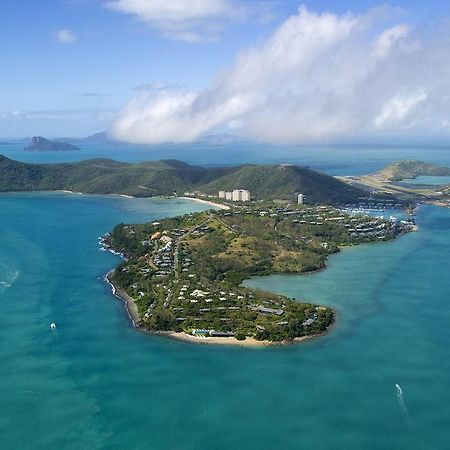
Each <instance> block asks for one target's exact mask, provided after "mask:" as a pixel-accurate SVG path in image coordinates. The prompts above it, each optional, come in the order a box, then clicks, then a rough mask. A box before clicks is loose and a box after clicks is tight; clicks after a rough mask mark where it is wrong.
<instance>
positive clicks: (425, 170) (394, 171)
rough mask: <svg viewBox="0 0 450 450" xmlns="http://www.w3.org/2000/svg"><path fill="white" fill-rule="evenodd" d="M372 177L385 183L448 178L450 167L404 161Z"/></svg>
mask: <svg viewBox="0 0 450 450" xmlns="http://www.w3.org/2000/svg"><path fill="white" fill-rule="evenodd" d="M374 175H376V176H377V177H380V178H383V179H385V180H387V181H401V180H405V179H408V178H416V177H419V176H448V175H450V167H443V166H439V165H437V164H431V163H427V162H423V161H414V160H404V161H397V162H395V163H393V164H390V165H389V166H387V167H385V168H384V169H382V170H380V171H379V172H377V173H376V174H374Z"/></svg>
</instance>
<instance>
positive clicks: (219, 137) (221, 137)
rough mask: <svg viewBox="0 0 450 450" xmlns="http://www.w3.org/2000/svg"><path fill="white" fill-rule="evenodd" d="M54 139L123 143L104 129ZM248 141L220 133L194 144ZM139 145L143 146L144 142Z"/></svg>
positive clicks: (82, 142) (205, 137) (72, 141)
mask: <svg viewBox="0 0 450 450" xmlns="http://www.w3.org/2000/svg"><path fill="white" fill-rule="evenodd" d="M55 140H56V141H57V142H66V143H71V144H108V145H119V144H124V143H123V142H120V141H117V140H115V139H113V138H112V137H111V136H110V135H109V133H108V132H106V131H102V132H100V133H95V134H92V135H91V136H87V137H85V138H57V139H55ZM250 142H251V141H249V140H247V139H245V138H242V137H239V136H235V135H234V134H229V133H220V134H211V135H207V136H204V137H203V138H201V139H200V140H198V141H197V142H196V144H200V145H201V144H207V145H226V144H233V143H250ZM136 145H138V144H136ZM140 145H141V146H145V144H140Z"/></svg>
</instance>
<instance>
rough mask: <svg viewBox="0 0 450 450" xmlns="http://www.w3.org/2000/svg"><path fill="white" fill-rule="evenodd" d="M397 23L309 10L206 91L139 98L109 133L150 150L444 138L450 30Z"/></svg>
mask: <svg viewBox="0 0 450 450" xmlns="http://www.w3.org/2000/svg"><path fill="white" fill-rule="evenodd" d="M124 1H125V0H124ZM129 1H130V2H131V1H133V0H129ZM200 3H201V2H200ZM219 3H220V2H219ZM393 15H394V17H395V11H393V10H392V9H390V8H388V7H381V8H376V9H373V10H370V11H368V12H366V13H365V14H361V15H353V14H350V13H348V14H344V15H336V14H333V13H322V14H318V13H315V12H312V11H310V10H308V9H307V8H306V7H304V6H302V7H300V8H299V10H298V14H296V15H293V16H291V17H289V18H288V19H287V20H286V21H285V22H284V23H282V24H281V25H280V26H279V28H278V29H276V30H275V31H274V33H273V34H272V36H271V37H270V38H269V39H268V40H267V41H266V42H265V43H263V44H262V45H260V46H258V47H254V48H249V49H247V50H245V51H242V52H241V54H240V55H239V56H238V57H237V58H236V60H235V62H234V64H233V65H232V66H231V67H229V68H228V69H226V70H224V71H222V72H221V73H220V74H218V76H217V77H216V79H215V80H214V81H213V82H212V83H211V85H210V86H209V87H208V88H206V89H204V90H202V91H198V92H196V91H187V90H181V89H178V88H170V87H165V86H162V88H161V89H159V90H157V91H148V92H147V91H142V92H139V93H138V94H137V95H136V96H135V97H134V98H133V99H132V100H131V101H130V102H129V103H128V105H126V107H125V108H124V109H123V111H122V112H121V114H120V116H119V117H118V119H117V121H116V122H115V124H114V126H113V130H112V133H113V135H114V136H115V137H116V138H117V139H120V140H124V141H129V142H134V143H145V144H157V143H162V142H191V141H194V140H196V139H198V138H199V137H201V136H202V135H204V134H205V133H209V132H211V131H214V130H215V129H218V128H220V129H223V128H226V127H228V128H230V129H233V130H236V129H238V130H239V133H240V134H242V135H244V136H246V137H249V138H252V139H255V140H258V141H263V142H268V143H275V144H292V143H313V142H322V141H327V140H334V139H342V138H344V139H345V138H349V137H351V138H352V137H355V136H379V135H381V136H382V135H385V136H393V135H394V136H395V135H399V134H401V135H410V134H422V135H424V134H425V135H426V134H428V133H430V134H431V133H433V134H447V133H448V132H449V131H450V45H449V44H450V33H449V32H448V31H447V28H448V27H445V26H442V27H441V28H433V29H428V30H415V29H412V28H410V27H409V26H408V25H406V24H403V23H395V22H393V19H392V16H393Z"/></svg>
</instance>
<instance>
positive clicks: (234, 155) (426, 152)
mask: <svg viewBox="0 0 450 450" xmlns="http://www.w3.org/2000/svg"><path fill="white" fill-rule="evenodd" d="M23 147H24V144H23V143H20V144H13V145H0V154H4V155H6V156H8V157H10V158H13V159H17V160H20V161H26V162H44V163H49V162H55V161H64V162H71V161H79V160H81V159H88V158H101V157H106V158H113V159H117V160H121V161H129V162H137V161H143V160H151V159H179V160H182V161H185V162H187V163H190V164H199V165H204V166H224V165H237V164H244V163H259V164H276V163H290V164H300V165H306V166H311V167H312V168H314V169H316V170H320V171H323V172H326V173H329V174H331V175H362V174H367V173H372V172H375V171H377V170H379V169H381V168H382V167H384V166H386V165H387V164H390V163H392V162H394V161H397V160H401V159H419V160H424V161H428V162H434V163H437V164H444V165H447V166H450V146H443V145H427V146H419V145H328V146H327V145H321V146H313V145H311V146H307V145H303V146H278V147H277V146H271V145H263V144H245V143H235V144H228V145H211V144H185V145H156V146H151V147H143V146H133V145H126V144H121V145H110V144H109V145H99V144H81V148H82V151H80V152H61V153H54V152H43V153H34V152H26V151H24V150H23Z"/></svg>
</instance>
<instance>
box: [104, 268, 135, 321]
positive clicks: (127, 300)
mask: <svg viewBox="0 0 450 450" xmlns="http://www.w3.org/2000/svg"><path fill="white" fill-rule="evenodd" d="M113 271H114V269H113V270H111V271H110V272H108V273H107V274H106V275H105V277H104V280H105V281H106V282H107V283H108V284H109V286H110V287H111V292H112V294H113V295H114V297H116V298H118V299H120V300H122V302H123V303H124V304H125V309H126V310H127V313H128V317H129V318H130V320H131V322H132V324H133V327H134V328H140V327H141V325H140V322H141V319H140V317H139V312H138V309H137V306H136V303H135V302H134V300H133V299H132V298H131V297H130V296H129V295H128V294H127V293H126V292H125V291H124V290H122V289H120V288H119V287H117V286H116V285H115V284H114V283H113V282H112V281H111V279H110V276H111V274H112V273H113Z"/></svg>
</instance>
